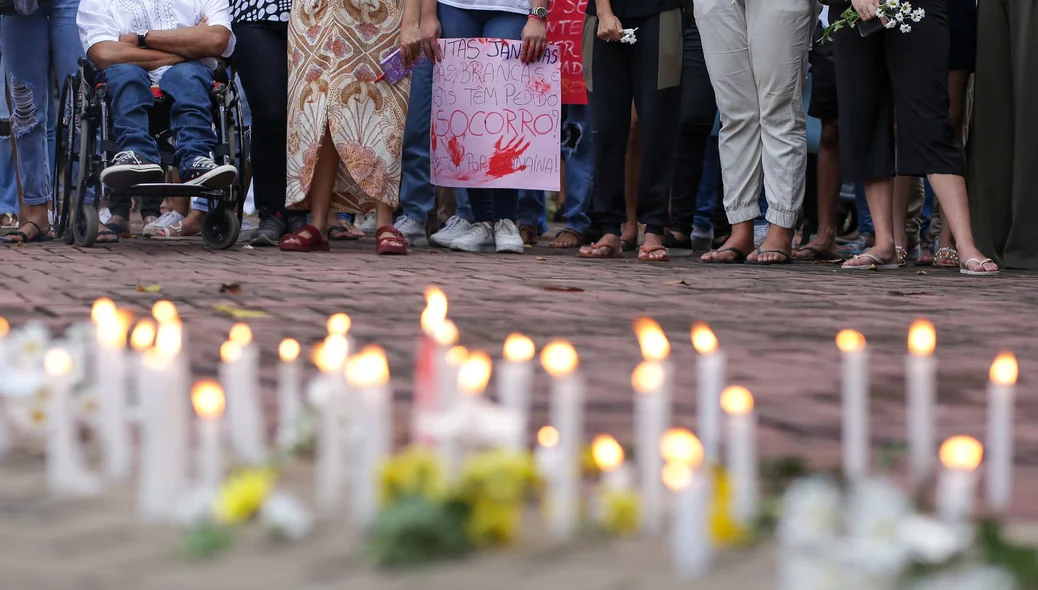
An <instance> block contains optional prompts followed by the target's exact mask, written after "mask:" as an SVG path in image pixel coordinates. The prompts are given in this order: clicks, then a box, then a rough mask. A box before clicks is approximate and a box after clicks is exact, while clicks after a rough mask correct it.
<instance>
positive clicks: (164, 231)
mask: <svg viewBox="0 0 1038 590" xmlns="http://www.w3.org/2000/svg"><path fill="white" fill-rule="evenodd" d="M154 231H155V233H153V234H152V235H151V239H153V240H159V241H167V240H179V239H180V238H182V237H184V222H183V221H178V222H176V223H173V224H170V225H167V226H165V227H159V228H156V229H155V230H154Z"/></svg>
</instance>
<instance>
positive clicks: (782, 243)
mask: <svg viewBox="0 0 1038 590" xmlns="http://www.w3.org/2000/svg"><path fill="white" fill-rule="evenodd" d="M792 249H793V230H792V229H787V228H784V227H779V226H777V225H772V226H770V227H769V229H768V235H767V237H765V238H764V241H763V242H761V245H760V249H759V250H755V251H753V252H751V253H750V254H749V255H748V256H746V261H747V262H755V263H757V264H785V263H788V262H789V260H790V257H791V250H792Z"/></svg>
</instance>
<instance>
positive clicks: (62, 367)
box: [43, 348, 72, 377]
mask: <svg viewBox="0 0 1038 590" xmlns="http://www.w3.org/2000/svg"><path fill="white" fill-rule="evenodd" d="M43 370H44V371H46V372H47V374H48V375H50V376H51V377H64V376H65V375H68V374H69V373H70V372H71V371H72V356H71V355H69V353H68V351H67V350H65V349H64V348H52V349H50V350H48V351H47V353H46V354H44V355H43Z"/></svg>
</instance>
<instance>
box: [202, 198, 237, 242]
mask: <svg viewBox="0 0 1038 590" xmlns="http://www.w3.org/2000/svg"><path fill="white" fill-rule="evenodd" d="M239 234H241V221H239V219H238V215H237V214H236V213H235V212H234V211H232V210H231V209H225V208H223V207H221V208H218V209H213V210H212V211H210V212H208V213H206V214H205V217H203V218H202V239H203V240H205V245H206V246H208V247H210V248H212V249H214V250H226V249H228V248H230V247H231V246H233V245H234V244H235V243H236V242H237V241H238V235H239Z"/></svg>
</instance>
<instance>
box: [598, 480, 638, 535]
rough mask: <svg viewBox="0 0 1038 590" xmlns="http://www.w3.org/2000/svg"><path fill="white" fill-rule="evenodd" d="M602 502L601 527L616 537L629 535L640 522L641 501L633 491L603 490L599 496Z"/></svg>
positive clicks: (635, 529)
mask: <svg viewBox="0 0 1038 590" xmlns="http://www.w3.org/2000/svg"><path fill="white" fill-rule="evenodd" d="M599 501H600V502H602V527H603V528H605V530H606V531H607V532H609V533H610V534H612V535H616V536H624V535H630V534H632V533H634V532H636V531H637V530H638V524H639V523H640V522H641V501H640V498H639V497H638V493H637V492H635V491H634V490H612V489H604V490H602V491H601V492H600V494H599Z"/></svg>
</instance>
